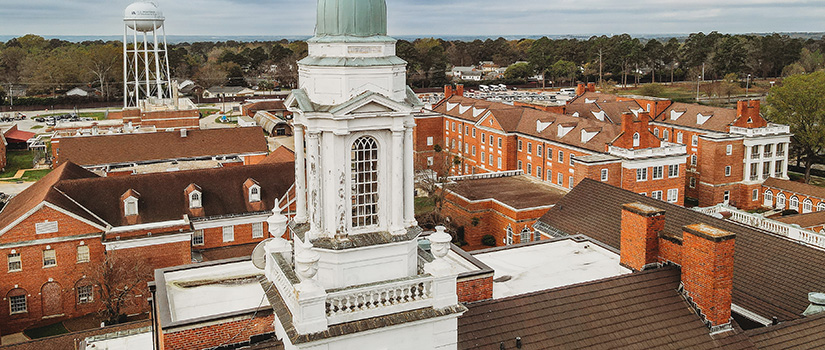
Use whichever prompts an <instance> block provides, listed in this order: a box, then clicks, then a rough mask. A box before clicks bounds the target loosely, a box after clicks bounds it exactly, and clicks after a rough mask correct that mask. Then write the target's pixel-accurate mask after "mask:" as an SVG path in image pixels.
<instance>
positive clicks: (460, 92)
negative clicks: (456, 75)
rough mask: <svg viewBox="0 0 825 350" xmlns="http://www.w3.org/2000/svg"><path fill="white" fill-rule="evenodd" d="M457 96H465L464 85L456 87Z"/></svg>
mask: <svg viewBox="0 0 825 350" xmlns="http://www.w3.org/2000/svg"><path fill="white" fill-rule="evenodd" d="M455 94H456V95H458V96H464V84H457V85H456V86H455Z"/></svg>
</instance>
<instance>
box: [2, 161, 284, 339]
mask: <svg viewBox="0 0 825 350" xmlns="http://www.w3.org/2000/svg"><path fill="white" fill-rule="evenodd" d="M293 167H294V166H293V164H292V163H291V162H287V163H271V164H260V165H250V166H238V167H229V168H216V169H205V170H195V171H181V172H170V173H154V174H144V175H135V176H128V177H99V176H97V175H95V174H93V173H91V172H89V171H88V170H85V169H83V168H82V167H80V166H77V165H75V164H73V163H71V162H66V163H64V164H62V165H60V166H59V167H58V168H57V169H55V170H54V171H53V172H51V173H50V174H49V175H47V176H46V177H44V178H43V179H42V180H40V181H38V182H37V183H35V184H34V185H32V186H31V187H30V188H28V189H26V190H25V191H23V192H22V193H20V194H19V195H17V196H15V197H14V198H12V199H11V201H10V202H9V203H8V204H7V205H6V207H5V208H4V209H3V211H2V212H0V251H2V252H3V254H4V255H5V256H6V263H7V269H6V271H4V272H3V273H2V277H0V295H2V296H3V298H4V299H3V300H4V303H7V305H8V306H7V307H4V308H0V330H2V332H3V334H9V333H14V332H18V331H21V330H23V329H26V328H29V327H32V326H37V325H44V324H50V323H54V322H57V321H60V320H63V319H68V318H73V317H78V316H82V315H86V314H89V313H93V312H97V311H98V310H100V308H101V294H100V281H99V280H98V279H97V278H96V276H98V275H99V271H100V270H101V266H102V264H103V261H104V260H105V259H106V257H107V256H110V255H112V254H115V255H116V256H119V257H123V258H124V259H126V260H130V261H132V260H134V261H142V262H143V263H145V264H146V265H148V267H149V268H151V269H158V268H164V267H170V266H178V265H182V264H189V263H191V262H192V261H193V259H195V260H200V259H201V257H207V256H209V252H211V251H221V250H225V249H228V247H238V248H240V249H236V250H235V251H236V252H241V251H242V253H239V255H241V256H242V255H248V254H249V253H250V252H251V249H252V247H254V245H255V244H257V243H258V242H260V241H262V240H263V239H264V238H265V237H267V236H268V234H267V226H266V219H267V218H268V217H269V216H270V215H271V211H272V209H273V207H274V205H275V203H279V206H285V205H286V204H287V201H286V198H287V197H293V198H294V196H286V193H287V192H288V191H290V190H291V186H292V183H293V181H294V180H293V173H294V170H293ZM147 278H148V279H147V281H148V280H149V279H151V277H147ZM144 289H145V288H144ZM147 297H148V290H146V291H140V292H138V293H136V296H134V297H133V298H132V299H133V300H129V302H128V303H127V304H128V305H129V307H128V308H127V309H126V310H124V312H126V313H127V314H133V313H140V312H145V311H147V310H148V303H147V300H146V298H147Z"/></svg>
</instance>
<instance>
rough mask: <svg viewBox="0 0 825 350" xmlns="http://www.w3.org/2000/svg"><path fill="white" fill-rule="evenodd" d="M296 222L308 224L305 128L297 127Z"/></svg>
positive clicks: (295, 131)
mask: <svg viewBox="0 0 825 350" xmlns="http://www.w3.org/2000/svg"><path fill="white" fill-rule="evenodd" d="M293 133H294V134H295V207H296V210H295V222H297V223H299V224H303V223H306V222H307V191H306V160H305V157H304V127H303V125H295V130H294V132H293Z"/></svg>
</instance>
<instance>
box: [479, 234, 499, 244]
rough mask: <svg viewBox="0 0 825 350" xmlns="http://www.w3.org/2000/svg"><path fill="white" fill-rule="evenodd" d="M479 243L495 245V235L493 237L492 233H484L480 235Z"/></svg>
mask: <svg viewBox="0 0 825 350" xmlns="http://www.w3.org/2000/svg"><path fill="white" fill-rule="evenodd" d="M481 244H483V245H486V246H488V247H495V246H496V237H494V236H493V235H484V237H481Z"/></svg>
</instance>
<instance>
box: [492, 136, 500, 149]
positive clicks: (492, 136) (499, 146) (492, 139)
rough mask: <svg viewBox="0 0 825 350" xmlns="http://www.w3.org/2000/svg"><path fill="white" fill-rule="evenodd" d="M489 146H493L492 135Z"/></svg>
mask: <svg viewBox="0 0 825 350" xmlns="http://www.w3.org/2000/svg"><path fill="white" fill-rule="evenodd" d="M490 146H491V147H492V146H493V135H490ZM499 147H501V146H499Z"/></svg>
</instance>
